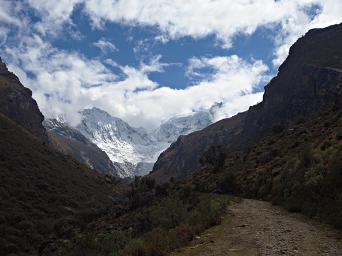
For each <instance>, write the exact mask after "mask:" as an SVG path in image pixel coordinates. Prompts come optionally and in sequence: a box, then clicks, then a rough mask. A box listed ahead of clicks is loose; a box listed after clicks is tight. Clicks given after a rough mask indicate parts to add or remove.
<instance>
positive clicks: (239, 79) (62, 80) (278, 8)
mask: <svg viewBox="0 0 342 256" xmlns="http://www.w3.org/2000/svg"><path fill="white" fill-rule="evenodd" d="M14 2H15V1H6V0H4V1H2V4H1V6H0V23H1V26H3V28H1V29H0V40H1V38H4V39H5V38H6V37H7V35H8V33H9V31H10V30H9V28H10V26H15V27H18V28H19V27H22V29H21V31H23V32H22V34H20V36H17V38H16V39H17V40H18V44H17V45H14V46H13V45H6V44H4V45H5V46H3V47H2V52H3V53H5V54H6V58H7V59H8V60H9V62H10V66H9V67H10V69H11V70H13V71H14V72H15V73H16V74H18V76H19V77H20V79H21V80H22V81H23V83H24V84H25V85H26V86H28V87H30V88H31V89H32V90H33V95H34V98H35V99H36V100H37V101H38V103H39V106H40V108H41V110H42V111H43V113H44V114H45V115H46V116H48V117H49V116H54V115H58V114H62V113H66V115H67V119H68V120H69V121H70V122H73V123H74V124H75V123H77V121H78V119H79V116H78V114H77V111H78V110H79V109H82V108H86V107H92V106H96V107H100V108H102V109H104V110H106V111H108V112H109V113H110V114H112V115H114V116H118V117H121V118H123V119H124V120H126V121H128V122H129V123H130V124H132V125H134V126H143V127H146V128H149V129H153V128H154V127H156V126H157V125H158V124H159V123H160V122H162V121H163V120H166V119H168V118H170V117H173V116H175V115H183V114H189V113H191V112H193V111H196V110H198V109H203V108H209V107H210V106H211V105H212V104H213V103H214V102H224V104H223V107H222V110H221V111H220V113H219V114H218V115H217V117H216V119H220V118H223V117H227V116H231V115H233V114H235V113H237V112H240V111H243V110H245V109H247V108H248V106H250V105H253V104H255V103H256V102H259V101H261V95H262V93H261V92H255V87H256V86H257V85H259V84H260V83H262V82H265V79H267V77H266V76H265V73H266V72H267V66H266V65H265V64H264V63H263V62H262V61H260V60H249V61H246V60H243V59H241V58H240V57H239V56H236V55H232V56H211V57H194V58H191V59H190V60H189V63H188V67H187V70H186V71H187V72H186V74H187V75H188V77H189V78H191V79H192V80H193V84H192V85H191V86H188V87H186V88H184V89H172V88H170V87H169V86H168V85H167V84H158V83H156V82H155V81H152V80H151V79H150V76H149V74H150V73H152V72H164V71H165V69H166V67H167V66H169V65H172V64H170V63H163V62H162V56H161V55H156V56H152V58H150V59H149V61H146V60H144V61H141V63H140V66H139V67H132V66H121V65H120V64H118V63H117V62H115V60H111V59H107V60H105V61H104V62H101V60H100V59H89V58H86V57H85V56H83V55H82V54H81V53H78V52H75V51H66V50H60V49H57V48H55V47H53V46H52V45H51V43H50V42H49V38H48V36H47V34H50V33H52V34H53V33H59V31H60V30H61V29H63V28H64V26H63V25H64V24H66V25H68V26H71V27H72V26H73V24H72V18H71V16H72V14H73V12H74V10H75V9H76V8H77V6H79V7H80V9H81V11H82V12H83V13H85V14H86V15H88V16H89V18H90V19H91V20H92V22H93V25H94V28H95V29H96V28H98V29H102V28H103V25H104V24H105V23H106V22H116V23H124V24H128V25H131V26H154V27H157V28H158V29H159V34H160V35H157V36H156V37H155V38H156V40H157V41H158V42H167V41H168V40H174V39H177V38H180V37H184V36H190V37H193V38H202V37H206V36H208V35H215V36H216V38H217V39H218V41H219V42H220V43H221V45H222V46H223V47H230V46H231V45H232V42H233V39H234V36H236V35H237V34H240V33H243V34H247V35H249V34H252V33H253V32H254V31H255V30H256V29H257V28H259V27H263V26H264V27H265V26H266V27H273V28H275V27H276V28H278V31H276V32H275V36H274V40H275V45H276V48H275V49H274V64H275V65H276V66H277V65H279V64H280V63H281V61H283V60H284V58H285V57H286V56H287V53H288V48H289V46H290V45H291V44H292V43H293V42H294V41H295V40H296V39H297V38H298V37H299V36H301V35H303V33H305V31H307V30H308V29H309V28H314V27H323V26H327V25H330V24H334V23H339V22H341V18H342V13H341V12H340V11H339V10H341V9H342V2H341V1H340V0H279V1H274V0H258V1H254V0H252V1H246V0H237V1H226V0H216V1H212V0H201V1H200V4H199V2H198V0H188V1H183V0H172V1H170V0H157V1H156V0H115V1H114V0H101V1H97V0H62V1H46V0H26V1H24V2H23V3H26V4H29V5H30V6H31V7H32V8H33V9H34V10H35V12H36V14H37V15H38V16H40V18H41V19H40V21H38V22H36V23H34V24H32V26H28V22H27V21H25V19H24V18H22V17H20V15H17V14H19V13H23V12H22V11H18V10H19V9H20V8H21V9H22V8H23V7H22V6H21V5H20V4H13V3H14ZM3 3H4V4H3ZM315 5H317V13H315V15H312V10H311V12H308V9H310V8H312V7H313V6H315ZM251 13H252V14H253V15H251ZM18 17H19V18H18ZM25 31H26V32H25ZM0 43H1V42H0ZM94 45H95V46H97V47H99V48H100V49H101V50H103V51H105V52H106V51H107V52H108V51H111V52H113V51H115V50H116V47H115V45H114V44H113V43H111V42H109V41H108V40H106V39H105V38H101V39H100V40H99V41H97V42H96V43H95V44H94ZM141 47H143V45H142V46H141ZM111 67H115V68H116V69H118V70H119V71H120V72H119V74H118V73H113V70H112V69H111Z"/></svg>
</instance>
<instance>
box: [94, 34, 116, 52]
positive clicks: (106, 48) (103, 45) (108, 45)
mask: <svg viewBox="0 0 342 256" xmlns="http://www.w3.org/2000/svg"><path fill="white" fill-rule="evenodd" d="M93 45H94V46H95V47H97V48H99V49H100V50H101V51H102V52H103V53H104V54H107V53H111V52H117V51H119V49H118V48H117V47H116V46H115V45H114V44H113V43H112V42H110V41H108V40H106V39H104V38H101V39H99V40H98V41H97V42H95V43H94V44H93Z"/></svg>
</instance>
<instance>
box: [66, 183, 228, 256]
mask: <svg viewBox="0 0 342 256" xmlns="http://www.w3.org/2000/svg"><path fill="white" fill-rule="evenodd" d="M129 194H130V200H129V203H128V205H129V209H128V211H127V212H126V213H125V214H123V215H121V216H119V217H118V218H113V216H112V215H110V214H109V215H107V216H106V217H104V218H103V219H102V220H101V221H100V223H105V225H106V226H107V227H108V225H109V226H110V230H109V231H108V232H106V231H105V230H106V228H105V227H101V226H100V225H101V224H100V223H98V225H99V226H98V228H99V229H100V230H101V231H100V232H98V233H97V234H96V235H94V234H86V235H81V236H79V237H77V238H76V239H75V240H74V241H72V242H71V243H69V244H68V245H67V246H66V247H65V248H64V250H63V252H62V253H61V254H62V255H70V256H71V255H72V256H76V255H104V256H105V255H127V256H130V255H131V256H159V255H160V256H162V255H167V253H168V252H170V251H172V250H174V249H176V248H179V247H181V246H184V245H185V244H187V243H188V242H189V241H190V240H192V239H193V238H194V237H195V236H196V235H198V234H200V233H201V232H203V231H204V230H205V229H207V228H208V227H211V226H213V225H217V224H219V223H220V221H221V216H222V215H223V214H224V212H225V210H226V207H227V204H228V202H229V199H228V197H227V196H224V195H214V194H205V193H200V192H196V191H195V190H194V189H193V188H191V187H189V186H188V185H187V184H164V185H163V186H159V185H155V183H154V180H152V179H150V178H148V177H144V178H136V179H135V181H134V182H133V183H132V185H131V190H130V193H129ZM84 252H86V253H84ZM80 253H81V254H80Z"/></svg>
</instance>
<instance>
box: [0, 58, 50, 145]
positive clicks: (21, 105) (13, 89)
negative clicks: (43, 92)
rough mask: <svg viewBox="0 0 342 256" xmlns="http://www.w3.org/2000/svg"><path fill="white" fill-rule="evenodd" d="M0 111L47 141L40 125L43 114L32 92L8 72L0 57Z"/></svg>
mask: <svg viewBox="0 0 342 256" xmlns="http://www.w3.org/2000/svg"><path fill="white" fill-rule="evenodd" d="M0 112H1V113H3V114H4V115H5V116H7V117H8V118H10V119H12V120H14V121H15V122H17V123H18V124H19V125H21V126H22V127H24V128H25V129H27V130H28V131H30V132H31V133H32V134H33V135H35V136H36V137H38V138H40V139H41V140H43V141H47V135H46V131H45V129H44V127H43V125H42V121H43V120H44V116H43V115H42V113H41V112H40V111H39V108H38V106H37V103H36V101H35V100H34V99H32V92H31V90H30V89H28V88H25V87H24V86H23V85H22V84H21V83H20V81H19V79H18V77H17V76H16V75H14V74H13V73H12V72H9V71H8V69H7V67H6V64H5V63H4V62H3V61H2V60H1V58H0Z"/></svg>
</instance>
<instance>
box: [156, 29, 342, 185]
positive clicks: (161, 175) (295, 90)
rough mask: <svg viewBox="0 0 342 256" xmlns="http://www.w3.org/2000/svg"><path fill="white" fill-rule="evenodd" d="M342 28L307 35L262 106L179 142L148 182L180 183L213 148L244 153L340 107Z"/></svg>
mask: <svg viewBox="0 0 342 256" xmlns="http://www.w3.org/2000/svg"><path fill="white" fill-rule="evenodd" d="M341 45H342V24H339V25H334V26H331V27H328V28H324V29H314V30H310V31H309V32H308V33H307V34H306V35H305V36H304V37H302V38H300V39H299V40H298V41H297V42H296V43H295V44H294V45H293V46H292V47H291V49H290V52H289V56H288V58H287V59H286V60H285V62H284V63H283V64H282V65H281V66H280V68H279V72H278V75H277V76H276V77H275V78H273V79H272V80H271V81H270V83H269V84H268V85H267V86H266V87H265V94H264V97H263V101H262V102H261V103H259V104H257V105H255V106H253V107H250V109H249V110H248V111H246V112H244V113H240V114H238V115H236V116H234V117H232V118H229V119H224V120H221V121H219V122H217V123H215V124H213V125H211V126H209V127H208V128H206V129H203V130H201V131H198V132H195V133H192V134H190V135H187V136H181V137H180V138H179V139H178V140H177V142H176V143H174V144H173V145H171V147H170V148H168V149H167V150H166V151H164V152H163V153H162V154H161V155H160V157H159V159H158V161H157V163H156V164H155V165H154V168H153V172H152V174H151V175H152V176H153V177H155V178H156V179H158V180H160V181H166V180H168V179H170V178H171V177H174V178H181V177H184V176H187V175H188V174H190V173H192V172H194V171H195V170H197V169H198V168H200V161H199V160H200V158H201V156H202V155H203V153H204V152H205V151H206V150H207V149H208V148H210V147H211V146H216V145H222V146H224V147H225V148H226V150H228V151H232V150H236V149H241V148H245V147H246V146H248V145H250V144H252V143H256V142H258V141H259V140H260V139H261V138H263V137H265V136H267V135H270V134H271V133H272V131H273V130H274V129H282V128H284V127H286V126H287V125H290V124H291V123H294V122H296V121H298V120H300V119H305V118H307V117H309V116H310V115H312V114H314V113H317V112H321V111H326V110H329V109H332V108H340V107H341V105H342V47H341Z"/></svg>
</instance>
